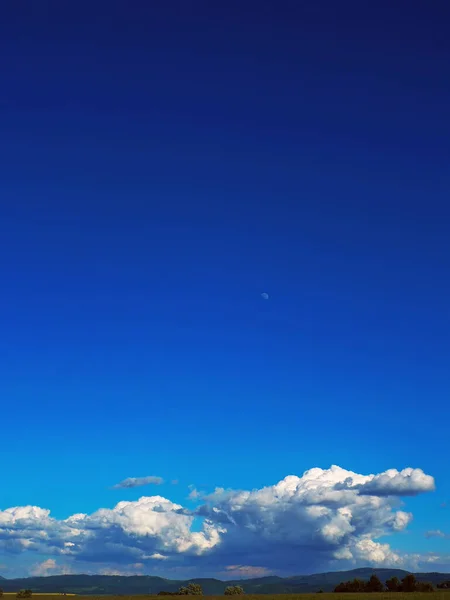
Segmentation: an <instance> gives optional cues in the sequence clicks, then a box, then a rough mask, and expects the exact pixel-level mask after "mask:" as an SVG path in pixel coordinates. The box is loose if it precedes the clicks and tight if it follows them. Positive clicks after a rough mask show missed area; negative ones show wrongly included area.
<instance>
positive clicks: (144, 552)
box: [0, 466, 434, 576]
mask: <svg viewBox="0 0 450 600" xmlns="http://www.w3.org/2000/svg"><path fill="white" fill-rule="evenodd" d="M431 489H434V481H433V478H432V477H430V476H429V475H425V473H423V471H421V470H420V469H404V470H403V471H396V470H389V471H386V472H385V473H381V474H378V475H360V474H357V473H353V472H351V471H347V470H345V469H342V468H340V467H337V466H332V467H331V468H330V469H326V470H324V469H319V468H314V469H310V470H309V471H306V472H305V473H304V474H303V476H301V477H297V476H295V475H290V476H288V477H286V478H285V479H283V480H282V481H280V482H278V483H277V484H275V485H273V486H268V487H265V488H262V489H258V490H253V491H245V490H244V491H243V490H224V489H221V488H218V489H216V490H215V492H214V493H212V494H210V495H209V496H202V504H201V505H200V506H198V508H196V509H195V511H190V510H188V509H186V508H184V507H182V506H181V505H179V504H175V503H173V502H171V501H170V500H168V499H166V498H163V497H162V496H150V497H147V496H144V497H142V498H140V499H139V500H137V501H133V502H119V503H118V504H117V505H116V506H115V507H114V508H112V509H99V510H97V511H96V512H94V513H93V514H91V515H86V514H81V513H80V514H75V515H72V516H71V517H69V518H68V519H65V520H56V519H53V518H52V517H51V516H50V512H49V511H48V510H46V509H42V508H39V507H32V506H25V507H15V508H10V509H7V510H5V511H0V551H2V552H5V553H6V552H16V553H17V552H27V551H28V552H31V551H33V552H37V553H41V554H42V555H46V556H49V555H50V556H62V557H64V559H63V560H64V561H65V562H67V561H70V563H71V564H72V566H73V570H76V565H77V563H78V564H87V563H98V564H99V565H100V564H101V565H102V569H103V570H104V569H105V568H111V569H113V570H114V569H119V570H121V572H123V568H124V567H126V568H130V569H134V568H135V567H134V566H133V565H136V564H138V565H140V567H139V568H140V569H143V571H144V572H145V570H147V571H148V570H151V569H155V568H160V567H161V568H163V567H164V568H166V567H167V569H174V568H177V566H179V565H180V564H182V565H183V566H186V567H188V568H192V569H194V570H195V569H196V570H197V572H198V573H199V574H200V573H206V572H208V573H223V572H228V573H229V574H230V573H241V574H242V576H244V575H243V574H244V573H247V576H251V575H250V574H251V573H253V574H254V573H268V572H286V571H288V572H291V573H292V572H302V571H303V572H305V571H308V570H313V569H322V568H329V567H336V568H339V567H342V568H345V567H347V566H350V565H354V564H374V565H378V566H380V565H389V566H391V565H399V566H400V565H403V566H406V562H405V561H407V560H408V559H407V558H405V557H402V556H400V555H399V554H398V553H396V552H394V551H393V550H392V549H391V548H390V546H389V545H388V544H386V543H380V542H379V541H377V539H378V538H380V537H381V536H386V535H387V534H394V533H395V532H398V531H401V530H403V529H404V528H405V527H407V525H408V523H409V522H410V521H411V519H412V515H411V514H410V513H408V512H405V511H403V510H400V501H399V498H398V497H399V496H401V495H415V494H418V493H420V492H424V491H429V490H431ZM249 557H251V565H256V566H247V565H248V562H249V560H248V559H249ZM52 560H54V559H49V560H47V561H44V562H43V563H42V564H41V565H40V567H36V568H41V569H47V571H50V570H51V569H52V565H53V563H52V562H51V561H52ZM55 564H56V563H55ZM105 565H107V567H105Z"/></svg>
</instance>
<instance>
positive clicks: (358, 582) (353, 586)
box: [348, 578, 366, 594]
mask: <svg viewBox="0 0 450 600" xmlns="http://www.w3.org/2000/svg"><path fill="white" fill-rule="evenodd" d="M365 589H366V582H365V581H363V580H362V579H356V578H355V579H354V580H353V581H350V582H349V583H348V591H349V592H353V593H356V594H357V593H358V592H364V591H365Z"/></svg>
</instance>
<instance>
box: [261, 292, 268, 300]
mask: <svg viewBox="0 0 450 600" xmlns="http://www.w3.org/2000/svg"><path fill="white" fill-rule="evenodd" d="M261 298H262V299H263V300H268V299H269V294H267V292H263V293H262V294H261Z"/></svg>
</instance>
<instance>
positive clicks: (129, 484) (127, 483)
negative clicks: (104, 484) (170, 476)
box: [113, 475, 164, 490]
mask: <svg viewBox="0 0 450 600" xmlns="http://www.w3.org/2000/svg"><path fill="white" fill-rule="evenodd" d="M162 483H164V479H163V478H162V477H156V476H155V475H148V476H147V477H128V478H127V479H124V480H123V481H120V482H119V483H116V485H114V486H113V489H114V490H121V489H125V488H135V487H141V486H143V485H150V484H153V485H161V484H162Z"/></svg>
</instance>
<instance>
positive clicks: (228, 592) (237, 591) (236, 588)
mask: <svg viewBox="0 0 450 600" xmlns="http://www.w3.org/2000/svg"><path fill="white" fill-rule="evenodd" d="M224 593H225V596H242V594H245V592H244V589H243V588H242V587H241V586H240V585H229V586H228V587H226V588H225V592H224Z"/></svg>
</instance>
